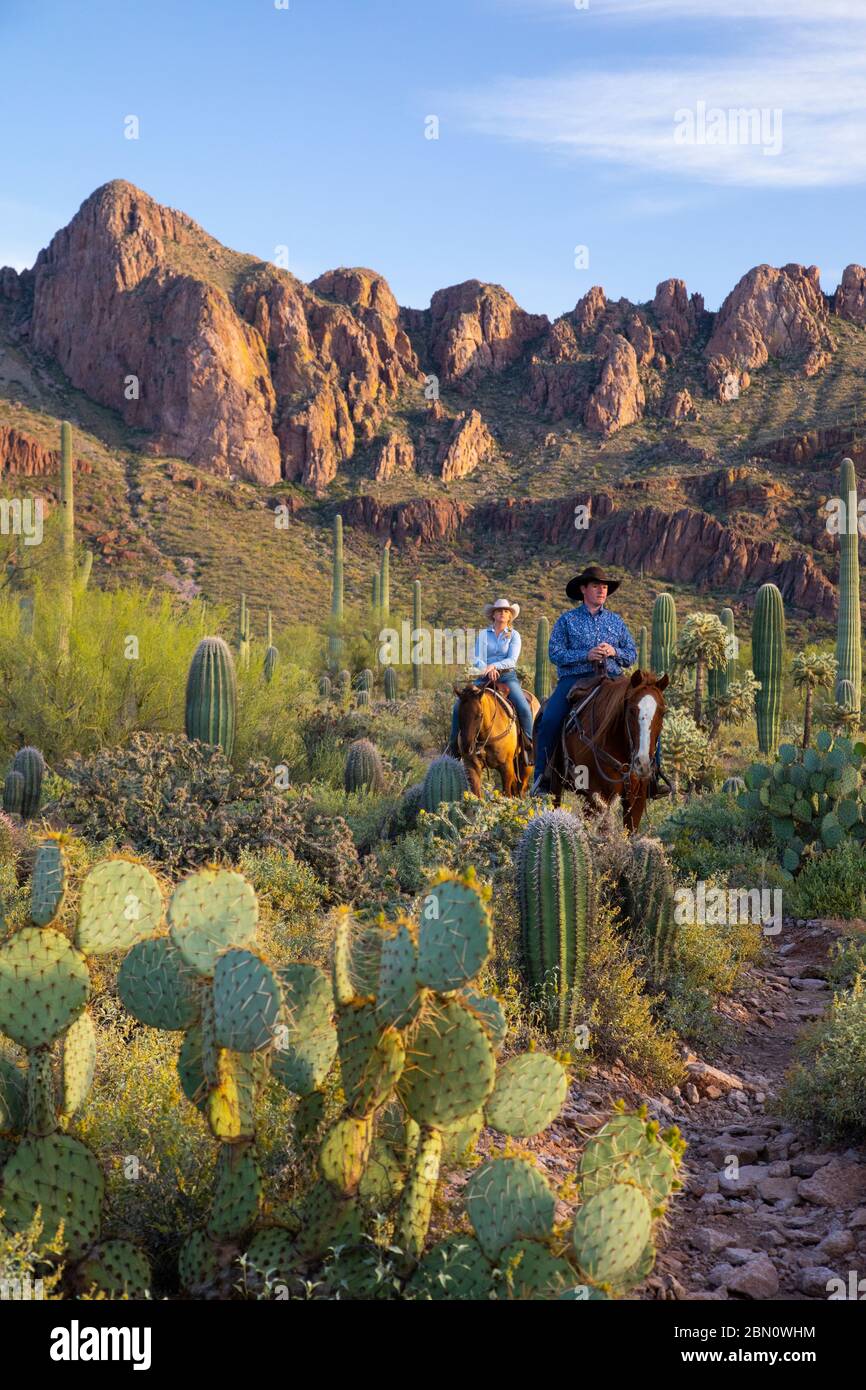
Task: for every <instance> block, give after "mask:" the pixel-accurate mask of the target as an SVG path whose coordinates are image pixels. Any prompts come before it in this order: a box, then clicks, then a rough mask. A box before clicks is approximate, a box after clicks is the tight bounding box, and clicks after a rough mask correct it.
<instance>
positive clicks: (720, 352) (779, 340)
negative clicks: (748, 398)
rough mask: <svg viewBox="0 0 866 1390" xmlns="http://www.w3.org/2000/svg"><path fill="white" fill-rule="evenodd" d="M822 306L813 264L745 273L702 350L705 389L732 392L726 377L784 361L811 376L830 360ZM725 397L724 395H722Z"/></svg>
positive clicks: (825, 313)
mask: <svg viewBox="0 0 866 1390" xmlns="http://www.w3.org/2000/svg"><path fill="white" fill-rule="evenodd" d="M830 348H831V340H830V331H829V326H828V311H827V302H826V299H825V297H824V295H823V293H822V291H821V284H820V276H819V271H818V267H817V266H814V265H813V266H809V268H808V269H806V268H805V267H803V266H801V265H786V266H783V267H782V269H781V270H776V269H775V268H774V267H773V266H769V265H759V266H756V267H755V269H754V270H750V271H749V272H748V274H747V275H744V276H743V278H742V279H741V280H740V282H739V284H737V285H736V286H735V288H734V289H733V290H732V291H731V293H730V294H729V295H728V297H727V299H725V301H724V303H723V304H722V307H721V309H720V310H719V312H718V316H717V317H716V320H715V323H714V325H713V331H712V334H711V336H710V339H709V341H708V343H707V346H706V349H705V351H706V356H707V359H708V364H707V380H708V384H709V388H710V390H711V391H713V392H714V393H715V395H716V396H717V397H718V398H719V399H721V400H724V399H730V396H731V395H732V394H734V389H733V386H732V384H731V380H730V379H731V377H732V376H733V377H739V378H740V381H739V385H740V389H742V388H743V387H744V386H745V385H746V384H747V382H744V381H743V380H742V373H743V372H747V371H749V370H754V369H755V368H758V367H763V366H765V365H766V363H767V362H768V361H769V359H770V358H771V357H779V358H786V359H788V360H791V361H794V362H796V363H797V364H798V366H800V367H801V369H802V371H803V372H804V374H805V375H806V376H814V375H815V373H816V372H818V371H820V370H821V368H822V367H824V366H826V365H827V363H828V361H829V360H830ZM726 393H727V394H726Z"/></svg>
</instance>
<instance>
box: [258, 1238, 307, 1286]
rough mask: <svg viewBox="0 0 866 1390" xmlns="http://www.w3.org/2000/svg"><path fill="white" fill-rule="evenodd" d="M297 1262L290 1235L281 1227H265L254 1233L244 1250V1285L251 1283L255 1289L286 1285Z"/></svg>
mask: <svg viewBox="0 0 866 1390" xmlns="http://www.w3.org/2000/svg"><path fill="white" fill-rule="evenodd" d="M297 1263H298V1251H297V1247H296V1246H295V1242H294V1237H293V1236H292V1234H291V1232H290V1231H287V1230H286V1229H285V1228H284V1227H283V1226H268V1227H266V1228H265V1230H263V1231H256V1233H255V1235H254V1236H253V1238H252V1240H251V1241H250V1243H249V1246H248V1248H247V1252H246V1264H247V1282H248V1283H250V1282H252V1283H253V1287H254V1288H259V1287H273V1286H274V1285H275V1284H288V1283H289V1281H290V1279H291V1278H292V1276H293V1274H294V1270H295V1267H296V1265H297ZM251 1275H252V1280H251V1278H250V1276H251Z"/></svg>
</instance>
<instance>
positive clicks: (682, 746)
mask: <svg viewBox="0 0 866 1390" xmlns="http://www.w3.org/2000/svg"><path fill="white" fill-rule="evenodd" d="M661 737H662V756H663V758H664V765H665V767H666V768H667V769H668V771H669V772H670V778H671V793H672V796H673V799H674V800H676V798H677V796H678V795H679V790H680V783H681V779H682V778H693V777H695V776H696V775H697V773H698V772H699V771H700V769H701V766H702V765H703V763H704V760H705V759H706V756H707V752H708V744H707V736H706V734H704V733H703V732H702V730H701V729H699V728H698V726H697V724H696V723H695V721H694V720H693V719H692V718H691V717H690V716H689V715H688V714H686V712H685V710H679V709H675V710H669V711H668V713H667V714H666V715H665V718H664V724H663V725H662V734H661Z"/></svg>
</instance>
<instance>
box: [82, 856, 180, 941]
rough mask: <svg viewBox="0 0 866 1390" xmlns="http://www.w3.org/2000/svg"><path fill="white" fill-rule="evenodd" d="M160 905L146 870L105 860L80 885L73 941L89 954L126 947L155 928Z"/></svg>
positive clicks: (159, 896) (127, 862)
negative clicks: (76, 923)
mask: <svg viewBox="0 0 866 1390" xmlns="http://www.w3.org/2000/svg"><path fill="white" fill-rule="evenodd" d="M162 906H163V904H162V893H161V891H160V887H159V884H158V883H157V881H156V879H155V878H154V876H153V874H152V873H151V872H150V870H149V869H146V868H145V867H144V865H143V864H134V863H133V862H132V861H131V860H129V859H106V860H105V861H104V862H103V863H102V864H97V865H96V867H95V868H93V869H91V870H90V873H89V874H88V875H87V877H86V879H85V880H84V883H83V884H82V885H81V905H80V908H79V914H78V928H77V930H76V933H75V944H76V946H77V947H78V949H79V950H80V951H84V952H85V954H86V955H89V956H102V955H106V954H107V953H108V952H109V951H125V950H128V949H129V947H130V946H132V945H134V944H135V942H136V941H141V939H142V938H143V937H147V936H151V935H152V934H153V933H154V932H155V931H156V929H157V927H158V926H159V923H160V921H161V919H162Z"/></svg>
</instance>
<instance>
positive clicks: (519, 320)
mask: <svg viewBox="0 0 866 1390" xmlns="http://www.w3.org/2000/svg"><path fill="white" fill-rule="evenodd" d="M428 315H429V323H428V325H427V332H428V344H429V355H430V360H431V361H432V364H433V366H434V367H435V369H436V372H437V373H438V375H439V378H440V380H441V381H442V382H443V383H444V384H445V385H456V386H459V387H461V388H470V387H471V386H473V385H475V384H476V383H477V382H478V381H479V380H481V379H482V378H483V377H485V376H489V375H491V374H492V373H496V372H502V371H504V370H505V368H506V367H510V366H511V364H512V363H513V362H516V361H517V359H518V357H520V355H521V353H522V352H523V349H524V347H525V346H526V344H527V343H529V342H531V341H532V339H533V338H537V337H538V336H539V335H540V334H541V333H543V332H544V331H545V329H546V328H548V327H549V324H550V320H549V319H548V317H547V315H546V314H528V313H527V312H526V311H525V310H524V309H521V307H520V305H519V304H518V303H517V301H516V300H515V299H513V298H512V296H511V295H510V294H508V292H507V291H506V290H504V289H503V288H502V286H501V285H485V284H482V283H481V281H480V280H467V281H465V283H464V284H462V285H451V286H450V287H449V288H448V289H444V290H437V291H436V293H435V294H434V295H433V298H432V299H431V300H430V309H429V311H428Z"/></svg>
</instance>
